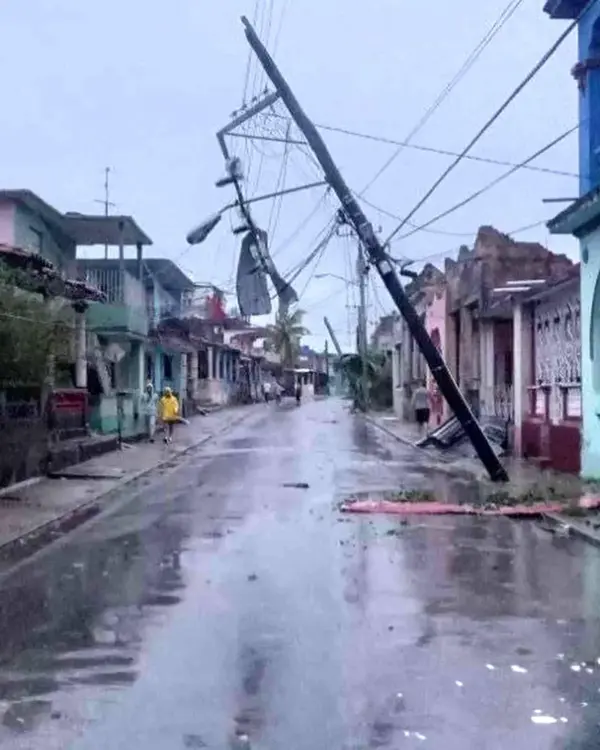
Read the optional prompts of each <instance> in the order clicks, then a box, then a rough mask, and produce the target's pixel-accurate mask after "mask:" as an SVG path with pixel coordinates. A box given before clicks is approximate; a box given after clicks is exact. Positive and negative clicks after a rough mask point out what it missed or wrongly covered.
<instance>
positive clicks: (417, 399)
mask: <svg viewBox="0 0 600 750" xmlns="http://www.w3.org/2000/svg"><path fill="white" fill-rule="evenodd" d="M412 407H413V410H414V413H415V420H416V422H417V424H418V425H419V433H420V434H421V435H423V434H424V433H426V432H427V425H428V423H429V414H430V410H429V393H428V392H427V388H426V387H425V381H424V380H422V381H421V382H420V383H419V385H418V386H417V389H416V390H415V392H414V394H413V398H412Z"/></svg>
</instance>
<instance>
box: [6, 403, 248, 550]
mask: <svg viewBox="0 0 600 750" xmlns="http://www.w3.org/2000/svg"><path fill="white" fill-rule="evenodd" d="M260 412H261V408H260V405H258V404H257V405H252V406H240V407H235V408H231V409H223V410H221V411H218V412H213V413H212V414H207V415H206V416H197V417H193V418H192V420H190V424H189V425H181V426H180V427H179V428H177V429H176V432H175V437H174V441H173V443H172V444H171V445H168V446H167V445H165V444H164V442H162V439H160V438H158V439H157V442H156V443H154V444H149V443H138V444H136V445H132V446H129V447H126V448H125V449H124V450H119V451H113V452H112V453H107V454H105V455H103V456H98V457H97V458H93V459H91V460H89V461H85V462H83V463H81V464H77V465H76V466H73V467H70V469H69V470H65V472H64V473H65V474H68V475H69V477H70V478H61V479H50V478H42V479H40V480H39V481H37V482H35V483H33V484H29V485H26V486H22V487H16V488H15V489H12V490H11V488H8V489H7V490H6V491H4V492H3V493H2V494H1V495H0V558H4V559H7V558H8V559H11V560H12V559H14V558H15V557H17V558H18V557H20V556H24V555H25V554H29V553H31V552H33V551H35V549H37V548H38V547H40V546H42V545H43V544H45V543H47V542H49V541H52V540H53V539H54V538H56V537H57V536H59V535H60V534H62V533H63V532H64V531H66V530H69V529H71V528H74V527H75V526H77V525H79V524H80V523H83V522H84V521H85V520H87V519H88V518H90V517H92V516H93V515H96V514H97V513H98V512H100V510H102V509H103V507H104V505H105V503H104V502H103V501H104V500H105V501H106V502H109V496H110V497H114V496H115V495H116V492H118V491H119V490H120V489H121V488H123V487H125V486H126V485H128V484H130V483H131V482H133V481H134V480H136V479H139V478H140V477H142V476H144V475H145V474H148V473H150V472H151V471H154V470H156V469H158V468H160V467H161V466H162V467H166V468H168V467H169V464H170V463H171V462H173V460H174V459H176V458H178V457H181V456H182V455H183V454H185V453H186V452H187V451H189V450H191V449H192V448H194V447H196V446H198V445H201V444H202V443H204V442H207V441H209V440H210V439H211V438H212V437H214V436H216V435H218V434H219V433H221V432H224V431H226V430H228V429H230V428H232V427H234V426H235V425H236V424H238V423H239V422H241V421H243V420H244V419H246V418H248V417H250V416H252V414H259V413H260Z"/></svg>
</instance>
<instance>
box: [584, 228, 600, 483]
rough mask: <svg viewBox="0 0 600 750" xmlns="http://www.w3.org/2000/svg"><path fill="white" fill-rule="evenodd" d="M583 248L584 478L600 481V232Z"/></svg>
mask: <svg viewBox="0 0 600 750" xmlns="http://www.w3.org/2000/svg"><path fill="white" fill-rule="evenodd" d="M581 247H582V250H585V251H587V255H588V261H587V263H585V264H583V263H582V266H581V405H582V416H583V432H582V436H581V475H582V476H583V477H586V478H589V479H600V230H597V231H596V232H593V233H592V234H590V235H588V236H587V237H586V238H584V239H583V240H582V242H581ZM584 255H585V253H584Z"/></svg>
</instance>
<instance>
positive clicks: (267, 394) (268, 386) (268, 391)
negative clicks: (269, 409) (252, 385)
mask: <svg viewBox="0 0 600 750" xmlns="http://www.w3.org/2000/svg"><path fill="white" fill-rule="evenodd" d="M263 396H264V397H265V403H267V404H268V403H269V400H270V398H271V383H270V382H269V381H268V380H265V382H264V383H263Z"/></svg>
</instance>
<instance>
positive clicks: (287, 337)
mask: <svg viewBox="0 0 600 750" xmlns="http://www.w3.org/2000/svg"><path fill="white" fill-rule="evenodd" d="M304 315H305V312H304V310H299V309H296V310H294V311H293V312H290V311H289V310H281V309H280V310H279V312H278V313H277V316H276V318H275V323H274V324H271V325H269V326H267V335H266V337H265V338H266V341H265V343H266V348H267V349H268V350H270V351H273V352H276V353H277V354H279V356H280V357H281V364H282V365H283V366H284V367H286V368H291V367H294V365H295V363H296V359H297V357H298V354H299V351H300V341H301V340H302V337H303V336H307V335H308V334H309V333H310V331H308V329H306V328H305V327H304V326H303V325H302V320H303V318H304Z"/></svg>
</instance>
